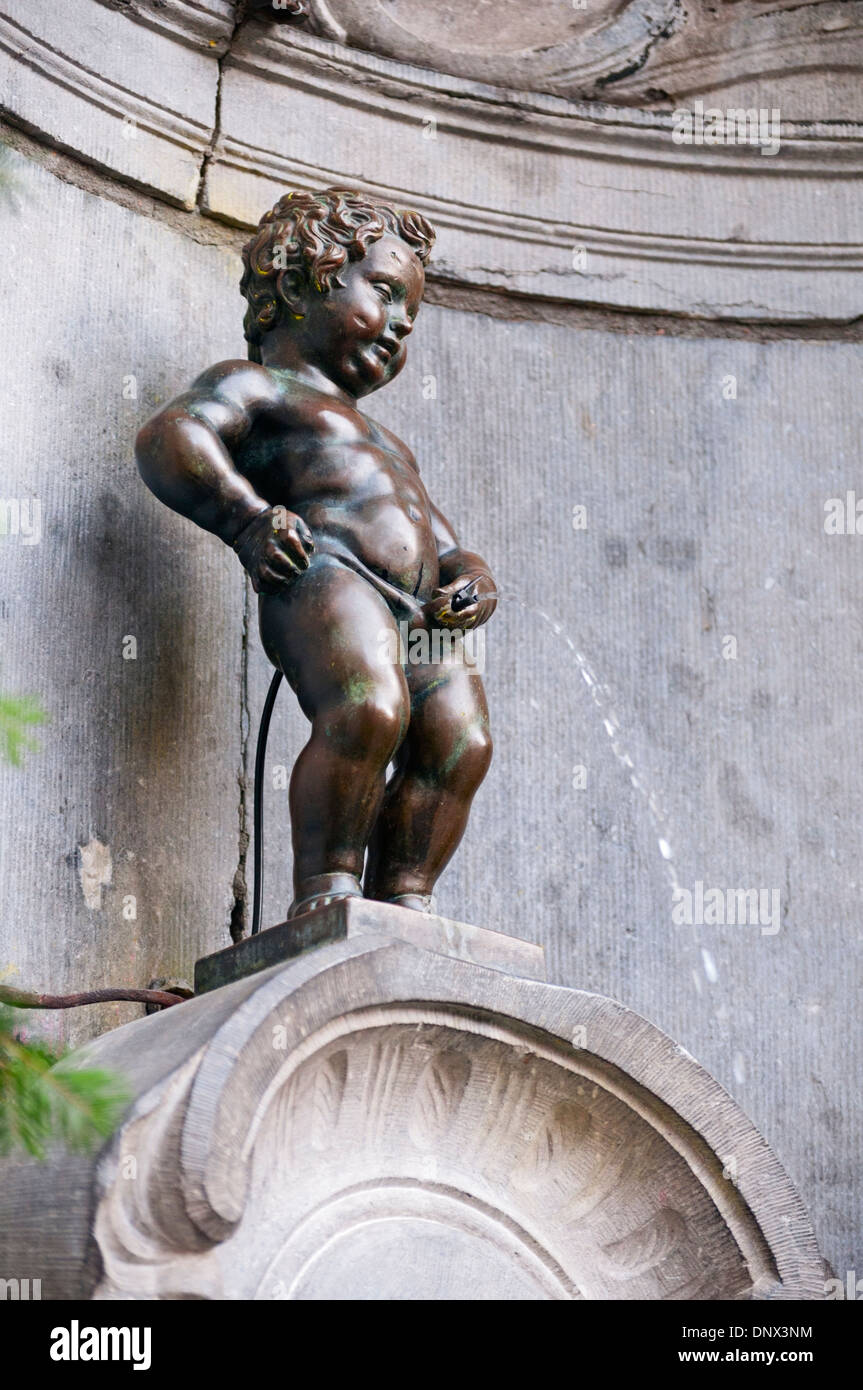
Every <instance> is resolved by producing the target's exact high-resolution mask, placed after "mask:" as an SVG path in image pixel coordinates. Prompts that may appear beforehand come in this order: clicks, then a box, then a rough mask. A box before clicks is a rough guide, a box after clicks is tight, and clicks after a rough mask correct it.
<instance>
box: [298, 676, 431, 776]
mask: <svg viewBox="0 0 863 1390" xmlns="http://www.w3.org/2000/svg"><path fill="white" fill-rule="evenodd" d="M407 719H408V700H407V695H406V693H403V692H402V691H400V690H399V689H398V687H397V686H395V685H393V686H392V687H390V686H388V685H377V684H373V683H371V682H368V681H362V680H361V679H358V680H357V681H356V682H355V683H353V685H352V686H351V687H349V688H348V690H347V691H346V692H345V694H344V697H343V698H342V699H340V700H339V702H338V703H337V704H336V705H334V706H331V707H330V708H329V709H328V710H327V711H326V712H325V713H323V714H322V715H321V716H320V719H319V720H316V721H315V722H316V724H317V723H320V725H321V727H322V732H323V733H324V736H325V737H326V739H327V741H328V742H329V743H330V744H335V745H336V746H337V747H338V749H339V751H340V752H341V753H343V754H344V755H345V756H346V757H355V758H371V759H374V760H375V761H378V762H382V763H386V762H388V761H389V759H390V757H391V756H392V754H393V753H394V752H395V750H396V748H397V747H398V745H399V744H400V743H401V741H402V738H403V737H404V733H405V729H406V727H407Z"/></svg>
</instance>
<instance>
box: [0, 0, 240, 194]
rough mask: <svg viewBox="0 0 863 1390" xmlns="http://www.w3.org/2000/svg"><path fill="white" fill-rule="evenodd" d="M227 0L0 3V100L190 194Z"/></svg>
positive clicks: (58, 134)
mask: <svg viewBox="0 0 863 1390" xmlns="http://www.w3.org/2000/svg"><path fill="white" fill-rule="evenodd" d="M233 20H234V8H233V5H232V4H231V3H230V0H203V2H202V3H195V4H188V3H186V0H171V3H170V5H167V6H165V5H161V6H160V5H156V4H152V3H147V0H135V3H132V4H131V5H128V6H127V5H124V6H123V8H122V9H120V8H119V7H117V6H113V5H109V4H103V3H98V2H97V0H63V4H61V5H33V4H30V3H29V0H3V3H2V5H0V110H2V111H4V112H7V113H8V114H9V115H10V116H11V117H12V118H13V119H14V120H15V122H16V124H21V125H23V126H24V127H25V129H28V130H33V131H36V132H37V133H38V134H39V135H41V136H45V137H47V138H48V139H49V140H50V141H51V143H52V144H53V145H54V146H55V147H56V148H58V149H67V150H71V151H72V152H73V153H75V154H77V155H80V156H82V157H83V158H85V159H86V160H87V161H88V162H91V163H93V164H96V165H97V166H98V167H100V168H104V169H110V170H111V171H112V172H114V173H116V174H118V175H120V176H121V177H122V178H124V179H128V180H129V181H130V182H132V183H135V184H137V185H139V186H140V187H142V188H147V189H153V190H154V191H156V192H158V193H160V194H161V195H162V196H163V197H166V198H170V199H171V200H172V201H174V202H178V203H181V204H182V205H183V206H185V207H191V206H193V204H194V201H195V197H196V194H197V191H198V183H199V177H200V171H201V164H202V161H203V158H204V154H205V153H206V151H207V149H208V148H209V145H210V140H211V137H212V133H213V126H214V122H215V114H216V92H217V88H218V79H219V68H218V59H219V56H220V54H221V53H223V52H224V50H225V48H226V47H227V43H228V40H229V38H230V35H231V31H232V28H233Z"/></svg>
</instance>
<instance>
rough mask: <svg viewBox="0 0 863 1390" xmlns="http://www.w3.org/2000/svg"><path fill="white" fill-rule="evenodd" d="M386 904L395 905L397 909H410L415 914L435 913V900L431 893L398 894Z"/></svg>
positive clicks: (387, 899) (387, 900)
mask: <svg viewBox="0 0 863 1390" xmlns="http://www.w3.org/2000/svg"><path fill="white" fill-rule="evenodd" d="M385 902H388V903H395V905H396V907H409V908H412V909H413V911H414V912H434V898H433V897H432V895H431V893H397V894H396V896H395V897H394V898H386V899H385Z"/></svg>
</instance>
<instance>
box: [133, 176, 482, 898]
mask: <svg viewBox="0 0 863 1390" xmlns="http://www.w3.org/2000/svg"><path fill="white" fill-rule="evenodd" d="M433 241H434V232H433V230H432V228H431V226H430V225H429V223H428V222H427V221H426V220H425V218H423V217H422V216H420V215H419V214H418V213H416V212H411V211H406V210H402V209H396V208H393V207H390V206H388V205H385V204H382V203H380V202H378V201H375V200H371V199H369V198H368V197H366V196H364V195H362V194H359V193H356V192H350V191H345V190H340V189H332V188H330V189H326V190H325V191H324V192H321V193H288V194H286V195H285V196H284V197H282V198H280V200H279V201H278V203H277V204H276V206H275V207H274V208H273V209H272V211H270V212H268V213H267V214H266V215H265V216H264V217H263V218H262V219H261V222H260V224H259V227H258V230H257V232H256V234H255V235H254V236H253V237H252V239H251V240H250V241H249V242H248V244H247V245H246V246H245V248H244V250H243V265H244V270H243V276H242V280H241V290H242V292H243V294H244V295H245V297H246V299H247V301H248V308H247V311H246V317H245V325H244V327H245V336H246V341H247V344H248V356H249V360H248V361H245V360H237V361H228V362H220V363H218V364H217V365H216V366H214V367H210V368H209V369H208V370H207V371H205V372H203V373H202V375H201V376H199V377H198V379H197V380H196V381H195V382H194V384H193V385H192V386H191V387H190V388H189V390H188V391H186V392H184V393H183V394H182V395H180V396H178V397H177V398H176V399H175V400H173V401H172V402H171V403H170V404H169V405H167V406H165V407H164V409H162V410H160V411H159V412H158V414H156V415H155V416H153V418H152V419H150V420H149V421H148V422H147V424H146V425H145V426H144V427H143V429H142V430H141V432H140V434H139V436H138V440H137V446H136V453H137V460H138V466H139V468H140V471H141V475H142V477H143V478H144V480H145V482H146V483H147V485H148V486H149V487H150V488H151V489H152V491H153V492H154V493H155V494H156V496H157V497H159V498H160V499H161V501H163V502H164V503H166V504H167V505H168V506H169V507H172V508H174V510H175V511H178V512H180V513H181V514H182V515H183V516H186V517H188V518H190V520H192V521H194V522H196V523H197V525H198V526H201V527H203V528H204V529H205V530H207V531H211V532H213V533H214V534H215V535H217V536H218V537H219V538H220V539H221V540H222V541H224V542H225V543H226V544H227V545H231V546H232V547H233V548H234V550H235V551H236V553H237V555H238V556H239V558H240V560H241V562H242V564H243V565H244V566H245V568H246V570H247V571H248V574H249V576H250V578H251V581H252V585H253V586H254V589H255V591H256V592H257V594H258V596H259V599H258V604H259V623H260V631H261V637H262V640H263V644H264V649H265V651H266V653H267V656H268V657H269V659H270V661H271V662H272V663H273V665H274V666H275V667H276V668H277V670H279V671H281V672H283V673H284V676H285V677H286V679H287V680H288V682H289V683H290V685H291V687H292V688H293V690H294V692H295V694H296V696H297V699H298V701H299V704H300V707H301V708H302V710H303V713H304V714H305V715H306V717H307V719H308V720H309V721H310V723H311V734H310V737H309V741H308V743H307V744H306V746H305V747H304V748H303V750H302V751H301V753H300V754H299V756H298V758H297V760H296V763H295V765H294V768H293V773H292V777H291V786H290V811H291V827H292V838H293V849H294V901H293V903H292V904H291V907H290V909H289V912H288V916H289V917H296V916H298V915H299V914H300V913H303V912H307V911H309V910H311V909H312V908H314V907H318V906H322V905H325V904H327V903H329V902H332V901H335V900H336V899H338V898H344V897H352V896H363V895H364V896H366V897H368V898H374V899H377V900H380V901H385V902H394V903H399V904H401V905H402V906H405V907H411V908H415V909H418V910H420V911H423V910H427V909H428V907H429V905H430V901H431V895H432V892H433V890H434V887H435V884H436V882H437V879H438V877H439V875H440V874H441V872H442V870H443V869H444V867H445V866H446V864H447V863H448V862H449V860H450V858H451V857H452V855H453V853H454V851H455V849H456V847H457V846H458V844H459V842H460V840H461V838H462V835H463V833H464V830H465V826H466V824H467V818H468V813H469V810H470V805H471V801H472V799H473V796H474V793H475V792H476V790H477V787H478V786H479V784H480V782H481V781H482V779H483V777H484V776H485V774H486V771H487V770H488V766H489V761H490V759H491V752H492V744H491V737H490V734H489V719H488V707H487V703H486V697H485V692H484V690H483V685H482V681H481V678H480V676H479V675H478V674H477V672H476V670H475V669H473V668H472V667H471V665H470V664H469V663H467V662H465V660H464V659H463V651H462V644H461V643H460V642H459V641H451V642H450V643H448V644H443V643H440V642H438V643H437V644H432V645H431V648H430V650H431V652H432V653H433V655H432V656H430V657H429V659H428V660H420V661H416V660H406V659H404V656H405V653H404V642H403V641H400V640H399V638H400V636H402V635H403V629H404V628H405V626H407V627H408V628H409V630H410V631H411V633H415V632H416V631H417V630H418V629H421V630H424V631H427V632H429V633H433V631H434V630H435V629H438V630H441V629H442V630H447V631H450V632H454V631H456V630H458V631H460V632H462V633H464V632H466V631H467V630H469V629H471V628H475V627H477V626H479V625H480V624H482V623H485V622H487V621H488V619H489V618H490V617H491V615H492V613H493V612H494V609H495V606H496V598H497V594H496V585H495V582H494V580H493V578H492V576H491V573H490V571H489V567H488V565H487V564H486V562H485V561H484V560H483V559H482V558H481V556H479V555H477V554H474V553H473V552H471V551H469V550H466V549H464V548H463V547H462V545H461V544H460V542H459V541H458V539H457V537H456V534H455V532H454V530H453V528H452V526H451V524H450V523H449V521H448V520H447V519H446V517H445V516H443V514H442V513H441V512H440V511H439V510H438V509H437V508H436V507H435V505H434V504H433V502H432V501H431V499H430V497H429V495H428V493H427V491H426V489H425V486H424V484H423V481H422V479H421V477H420V473H419V469H418V467H417V462H416V459H415V458H414V455H413V453H412V452H411V450H410V449H409V448H408V446H407V445H406V444H404V443H402V441H401V440H400V439H398V438H396V436H395V435H394V434H392V433H391V432H390V430H388V429H385V428H384V427H383V426H382V425H379V424H377V423H375V421H373V420H371V419H370V418H369V417H368V416H367V415H365V414H364V413H363V412H361V411H360V409H359V401H360V400H361V399H362V398H363V397H364V396H367V395H369V394H370V393H371V392H372V391H377V390H379V389H380V387H382V386H385V385H386V384H387V383H388V382H390V381H392V380H393V379H394V377H396V376H397V375H398V373H399V372H400V371H401V370H402V368H403V366H404V364H405V356H406V348H407V339H408V337H409V335H410V334H411V332H412V331H413V328H414V322H415V320H416V317H417V313H418V311H419V307H420V303H421V301H422V297H423V290H424V284H425V266H426V264H427V263H428V259H429V255H430V252H431V248H432V244H433ZM391 763H392V764H394V771H393V774H392V776H391V777H390V779H389V780H387V770H388V768H389V766H390V764H391Z"/></svg>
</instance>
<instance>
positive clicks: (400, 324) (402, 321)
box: [388, 313, 413, 338]
mask: <svg viewBox="0 0 863 1390" xmlns="http://www.w3.org/2000/svg"><path fill="white" fill-rule="evenodd" d="M388 327H389V328H390V329H391V330H392V332H393V333H396V334H398V336H399V338H406V337H407V335H408V334H409V333H410V332H411V331H412V329H413V321H412V320H411V319H409V318H408V316H407V313H401V314H391V315H390V321H389V324H388Z"/></svg>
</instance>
